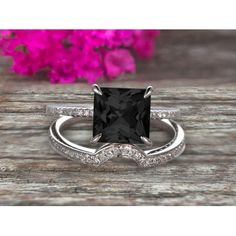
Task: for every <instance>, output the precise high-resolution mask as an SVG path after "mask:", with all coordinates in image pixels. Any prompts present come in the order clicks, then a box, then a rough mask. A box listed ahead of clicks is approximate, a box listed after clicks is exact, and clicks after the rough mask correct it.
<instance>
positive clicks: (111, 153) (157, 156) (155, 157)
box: [46, 84, 185, 167]
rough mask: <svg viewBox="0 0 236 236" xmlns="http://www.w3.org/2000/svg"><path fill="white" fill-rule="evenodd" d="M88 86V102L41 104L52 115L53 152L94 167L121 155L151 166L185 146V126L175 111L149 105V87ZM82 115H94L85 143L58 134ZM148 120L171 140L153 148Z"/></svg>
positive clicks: (169, 158)
mask: <svg viewBox="0 0 236 236" xmlns="http://www.w3.org/2000/svg"><path fill="white" fill-rule="evenodd" d="M92 88H93V92H94V104H93V105H92V104H82V105H79V104H50V105H48V106H47V107H46V113H47V114H48V115H53V116H54V117H56V119H55V120H54V121H53V123H52V124H51V125H50V127H49V140H50V144H51V146H52V148H53V149H54V150H55V151H56V152H57V153H59V154H60V155H62V156H64V157H66V158H68V159H70V160H73V161H78V162H80V163H82V164H86V165H93V166H99V165H101V164H102V163H104V162H106V161H108V160H110V159H113V158H125V159H130V160H133V161H135V162H136V163H137V164H138V166H140V167H151V166H157V165H160V164H163V163H166V162H168V161H171V160H172V159H174V158H176V157H178V156H179V155H180V154H181V153H182V152H183V151H184V149H185V138H184V130H183V129H182V127H181V126H180V125H179V124H178V123H176V122H175V121H174V120H173V118H175V117H177V116H178V115H179V110H178V109H170V108H160V107H154V106H152V107H151V94H152V90H153V88H152V87H151V86H148V87H147V88H146V89H137V88H135V89H133V88H129V89H128V88H111V87H99V86H98V85H96V84H94V85H93V86H92ZM82 118H86V119H90V120H93V121H92V122H93V136H92V137H91V140H90V141H89V142H88V145H87V146H82V145H78V144H76V143H74V142H71V141H70V140H69V139H67V138H66V137H65V136H63V131H64V130H65V129H66V128H67V127H68V126H69V125H71V124H75V123H77V122H80V120H81V119H82ZM150 123H151V124H156V125H158V126H159V127H162V129H164V130H166V131H168V133H170V134H172V138H171V140H170V141H168V142H167V143H166V144H164V145H162V146H160V147H153V142H152V141H154V140H151V139H150V137H149V133H150ZM78 132H79V131H78ZM152 139H154V138H152Z"/></svg>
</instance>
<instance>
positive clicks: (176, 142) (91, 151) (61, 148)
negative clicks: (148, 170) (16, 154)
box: [47, 105, 185, 167]
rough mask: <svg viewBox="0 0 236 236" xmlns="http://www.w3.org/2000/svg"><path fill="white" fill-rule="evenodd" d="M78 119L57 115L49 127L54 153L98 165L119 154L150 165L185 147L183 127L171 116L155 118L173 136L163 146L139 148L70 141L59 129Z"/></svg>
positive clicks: (142, 164) (166, 159) (162, 161)
mask: <svg viewBox="0 0 236 236" xmlns="http://www.w3.org/2000/svg"><path fill="white" fill-rule="evenodd" d="M63 107H64V105H63ZM73 107H75V106H73ZM52 108H53V106H52V105H51V106H48V108H47V112H50V114H52V113H51V112H52ZM67 108H68V107H67ZM54 109H55V107H54ZM67 111H68V110H67ZM89 111H92V110H89ZM57 114H58V113H57ZM77 120H78V118H76V117H73V116H61V117H59V118H58V119H57V120H56V121H54V122H53V123H52V124H51V126H50V128H49V138H50V143H51V145H52V147H53V149H54V150H55V151H56V152H57V153H59V154H61V155H63V156H64V157H66V158H68V159H70V160H76V161H79V162H80V163H83V164H88V165H94V166H99V165H100V164H102V163H104V162H106V161H107V160H109V159H112V158H117V157H122V158H126V159H131V160H134V161H135V162H136V163H137V164H138V165H139V166H141V167H151V166H157V165H160V164H163V163H166V162H168V161H171V160H172V159H174V158H176V157H178V156H179V155H181V153H182V152H183V151H184V149H185V139H184V131H183V129H182V127H181V126H180V125H179V124H178V123H176V122H175V121H173V120H169V119H159V120H158V121H159V122H161V123H162V124H164V125H165V126H167V127H168V128H169V129H170V130H172V131H173V133H174V135H173V138H172V140H171V141H170V142H168V143H167V144H165V145H164V146H161V147H158V148H152V149H146V150H143V149H141V148H140V146H138V145H130V144H118V143H111V144H110V143H107V144H104V145H103V146H101V147H98V148H90V147H84V146H81V145H77V144H75V143H72V142H70V141H69V140H68V139H66V138H65V137H64V136H63V135H62V134H61V132H62V131H63V130H64V129H65V126H66V125H69V124H71V123H74V122H75V121H77Z"/></svg>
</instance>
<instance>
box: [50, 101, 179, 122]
mask: <svg viewBox="0 0 236 236" xmlns="http://www.w3.org/2000/svg"><path fill="white" fill-rule="evenodd" d="M46 114H48V115H54V116H55V115H56V116H59V115H63V116H74V117H76V116H77V117H87V118H89V117H93V106H91V104H84V105H75V104H50V105H47V107H46ZM179 115H180V111H179V110H178V109H173V108H161V107H152V108H151V111H150V118H151V119H172V118H174V117H178V116H179Z"/></svg>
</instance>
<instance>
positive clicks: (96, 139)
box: [90, 133, 102, 144]
mask: <svg viewBox="0 0 236 236" xmlns="http://www.w3.org/2000/svg"><path fill="white" fill-rule="evenodd" d="M101 137H102V133H100V134H97V135H95V136H94V137H92V138H91V139H90V143H91V144H96V143H98V141H99V139H100V138H101Z"/></svg>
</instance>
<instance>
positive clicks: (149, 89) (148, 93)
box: [144, 86, 153, 98]
mask: <svg viewBox="0 0 236 236" xmlns="http://www.w3.org/2000/svg"><path fill="white" fill-rule="evenodd" d="M152 91H153V87H152V86H148V87H147V88H146V91H145V93H144V98H148V97H150V96H151V94H152Z"/></svg>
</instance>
